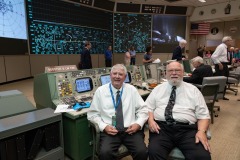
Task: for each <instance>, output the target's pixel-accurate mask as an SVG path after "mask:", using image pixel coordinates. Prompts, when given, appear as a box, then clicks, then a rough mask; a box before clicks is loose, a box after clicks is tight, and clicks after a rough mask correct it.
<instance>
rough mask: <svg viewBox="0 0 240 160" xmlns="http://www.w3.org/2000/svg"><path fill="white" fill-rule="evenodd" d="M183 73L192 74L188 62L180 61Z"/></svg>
mask: <svg viewBox="0 0 240 160" xmlns="http://www.w3.org/2000/svg"><path fill="white" fill-rule="evenodd" d="M182 64H183V67H184V72H186V73H192V67H191V64H190V61H189V60H183V61H182Z"/></svg>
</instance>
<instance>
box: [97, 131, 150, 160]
mask: <svg viewBox="0 0 240 160" xmlns="http://www.w3.org/2000/svg"><path fill="white" fill-rule="evenodd" d="M121 144H124V145H125V146H126V147H127V148H128V150H129V152H130V153H131V155H132V157H133V159H134V160H147V156H148V153H147V147H146V144H145V143H144V133H143V131H138V132H136V133H134V134H132V135H129V134H127V133H126V132H124V131H123V132H120V133H118V134H117V135H114V136H112V135H109V134H106V133H105V132H101V134H100V160H115V159H117V158H116V153H117V151H118V148H119V146H120V145H121Z"/></svg>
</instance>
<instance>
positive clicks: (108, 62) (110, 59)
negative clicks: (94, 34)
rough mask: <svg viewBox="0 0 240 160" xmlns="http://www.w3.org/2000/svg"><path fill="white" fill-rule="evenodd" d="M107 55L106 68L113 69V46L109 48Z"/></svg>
mask: <svg viewBox="0 0 240 160" xmlns="http://www.w3.org/2000/svg"><path fill="white" fill-rule="evenodd" d="M104 55H105V66H106V67H112V46H108V49H107V50H106V51H105V53H104Z"/></svg>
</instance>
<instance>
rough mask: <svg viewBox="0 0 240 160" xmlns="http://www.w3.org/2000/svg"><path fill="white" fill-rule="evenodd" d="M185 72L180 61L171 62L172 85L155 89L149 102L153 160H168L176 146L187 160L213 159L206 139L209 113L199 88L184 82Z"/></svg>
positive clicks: (150, 142) (150, 144)
mask: <svg viewBox="0 0 240 160" xmlns="http://www.w3.org/2000/svg"><path fill="white" fill-rule="evenodd" d="M183 73H184V70H183V66H182V65H181V64H180V63H179V62H170V63H169V64H168V65H167V68H166V78H167V80H168V82H165V83H163V84H161V85H158V86H157V87H155V88H154V89H153V91H152V92H151V94H150V95H149V96H148V98H147V100H146V103H147V106H148V109H149V119H148V124H149V145H148V152H149V160H163V159H164V160H166V159H167V158H168V155H169V153H170V152H171V150H172V149H173V148H175V147H178V148H179V149H180V150H181V151H182V153H183V155H184V156H185V158H186V159H194V160H202V159H204V160H210V159H211V156H210V146H209V143H208V140H207V136H206V131H207V129H208V126H209V119H210V116H209V111H208V108H207V106H206V103H205V100H204V98H203V96H202V94H201V92H200V91H199V89H198V88H196V87H195V86H193V85H191V84H189V83H186V82H183ZM169 97H170V98H169Z"/></svg>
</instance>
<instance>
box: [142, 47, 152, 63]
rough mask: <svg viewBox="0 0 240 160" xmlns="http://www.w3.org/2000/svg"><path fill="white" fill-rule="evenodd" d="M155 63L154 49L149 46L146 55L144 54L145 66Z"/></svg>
mask: <svg viewBox="0 0 240 160" xmlns="http://www.w3.org/2000/svg"><path fill="white" fill-rule="evenodd" d="M153 61H154V59H153V58H152V47H151V46H148V47H147V48H146V53H145V54H144V57H143V64H147V63H152V62H153Z"/></svg>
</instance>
